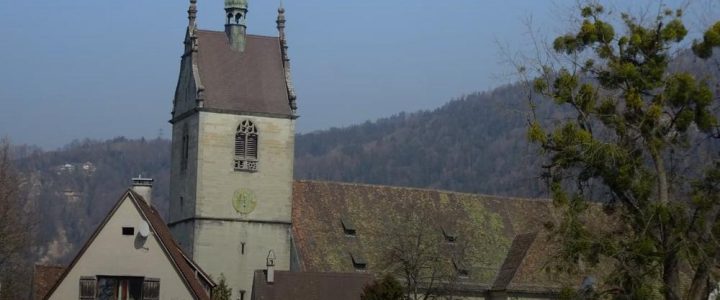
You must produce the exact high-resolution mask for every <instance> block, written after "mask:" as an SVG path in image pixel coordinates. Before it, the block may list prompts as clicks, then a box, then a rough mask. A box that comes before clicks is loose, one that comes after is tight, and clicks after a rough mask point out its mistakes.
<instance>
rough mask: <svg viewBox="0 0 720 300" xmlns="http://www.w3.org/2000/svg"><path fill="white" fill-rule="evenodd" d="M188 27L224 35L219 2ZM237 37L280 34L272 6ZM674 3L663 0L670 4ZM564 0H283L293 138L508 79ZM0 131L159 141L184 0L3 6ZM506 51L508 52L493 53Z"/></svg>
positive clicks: (204, 4) (206, 4)
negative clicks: (293, 98)
mask: <svg viewBox="0 0 720 300" xmlns="http://www.w3.org/2000/svg"><path fill="white" fill-rule="evenodd" d="M198 2H199V3H198V10H199V13H198V26H199V27H200V28H202V29H211V30H223V24H224V17H223V15H224V13H223V1H222V0H212V1H211V0H199V1H198ZM249 2H250V3H249V6H250V7H249V8H250V9H249V13H248V32H249V33H252V34H261V35H273V36H276V35H277V29H276V28H275V18H276V16H277V7H278V5H279V2H280V1H279V0H262V1H260V0H250V1H249ZM669 2H672V1H669ZM575 3H576V1H574V0H567V1H565V0H558V1H539V0H482V1H481V0H451V1H450V0H449V1H438V0H433V1H429V0H393V1H387V0H364V1H352V0H342V1H338V0H284V6H285V8H286V17H287V28H286V32H287V36H288V43H289V46H290V48H289V54H290V59H291V63H292V68H293V69H292V70H293V74H292V76H293V81H294V83H295V88H296V92H297V94H298V100H297V103H298V106H299V109H298V112H299V114H300V118H299V119H298V123H297V129H298V131H299V132H309V131H313V130H321V129H327V128H331V127H342V126H348V125H352V124H356V123H361V122H364V121H366V120H373V119H376V118H380V117H387V116H390V115H393V114H396V113H399V112H401V111H409V112H411V111H417V110H421V109H433V108H436V107H439V106H441V105H443V104H444V103H446V102H448V101H449V100H452V99H455V98H458V97H461V96H462V95H465V94H469V93H472V92H476V91H484V90H489V89H491V88H493V87H495V86H498V85H501V84H505V83H508V82H510V80H511V78H509V77H508V76H507V74H509V73H510V72H511V70H512V68H511V66H510V65H508V64H507V63H505V62H504V61H505V57H506V54H507V53H510V52H512V53H514V52H515V51H516V50H521V49H528V48H529V47H530V46H531V45H532V44H531V42H530V39H529V35H528V27H527V25H526V24H527V23H528V22H527V20H530V19H531V20H532V24H533V27H534V28H536V29H537V30H538V31H540V32H542V33H546V34H554V33H559V32H562V31H563V28H565V29H566V28H567V24H566V23H564V22H563V18H562V17H561V16H568V15H569V14H570V10H569V9H570V8H571V7H572V6H573V5H574V4H575ZM0 7H2V9H1V10H0V37H1V41H2V42H1V43H0V66H1V68H2V70H3V71H4V72H0V137H3V136H4V137H9V138H10V140H11V142H12V143H15V144H34V145H38V146H41V147H43V148H46V149H54V148H57V147H60V146H62V145H64V144H67V143H69V142H71V141H72V140H74V139H84V138H93V139H108V138H113V137H116V136H126V137H132V138H136V137H141V136H143V137H146V138H155V137H157V136H162V137H166V138H167V137H169V132H170V125H169V123H168V122H167V121H168V120H169V118H170V111H171V105H172V97H173V94H174V90H175V85H176V84H177V79H178V71H179V65H180V64H179V63H180V56H181V54H182V50H183V45H182V41H183V37H184V34H185V28H186V26H187V12H186V11H187V7H188V1H183V0H152V1H140V0H125V1H120V0H113V1H102V0H101V1H98V0H68V1H50V0H22V1H17V0H0ZM499 45H503V47H505V48H506V49H509V51H508V50H502V47H500V46H499Z"/></svg>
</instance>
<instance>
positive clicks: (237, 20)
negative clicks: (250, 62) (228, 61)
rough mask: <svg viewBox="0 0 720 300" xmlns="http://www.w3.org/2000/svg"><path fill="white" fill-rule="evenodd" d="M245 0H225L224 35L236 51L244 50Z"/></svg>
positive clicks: (246, 8) (246, 10) (246, 5)
mask: <svg viewBox="0 0 720 300" xmlns="http://www.w3.org/2000/svg"><path fill="white" fill-rule="evenodd" d="M247 12H248V3H247V0H225V34H226V35H227V37H228V40H229V41H230V46H232V48H233V49H235V50H236V51H240V52H242V51H243V50H245V30H246V28H247V26H246V25H245V19H246V16H247Z"/></svg>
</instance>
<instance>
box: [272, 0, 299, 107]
mask: <svg viewBox="0 0 720 300" xmlns="http://www.w3.org/2000/svg"><path fill="white" fill-rule="evenodd" d="M276 23H277V29H278V33H279V34H280V52H281V54H282V60H283V67H284V68H285V83H286V84H287V92H288V101H289V104H290V109H292V111H293V113H295V111H296V110H297V104H296V103H295V99H297V96H296V95H295V88H294V87H293V84H292V78H291V76H290V57H289V56H288V51H287V50H288V45H287V39H286V37H285V8H284V7H283V5H282V2H280V7H278V16H277V21H276Z"/></svg>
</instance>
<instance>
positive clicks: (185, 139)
mask: <svg viewBox="0 0 720 300" xmlns="http://www.w3.org/2000/svg"><path fill="white" fill-rule="evenodd" d="M189 148H190V134H189V133H188V127H187V125H185V126H184V127H183V133H182V153H181V154H180V155H182V159H181V160H180V169H181V170H185V169H187V164H188V152H189Z"/></svg>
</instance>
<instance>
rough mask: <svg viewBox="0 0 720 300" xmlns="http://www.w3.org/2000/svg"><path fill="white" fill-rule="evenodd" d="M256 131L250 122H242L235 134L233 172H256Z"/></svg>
mask: <svg viewBox="0 0 720 300" xmlns="http://www.w3.org/2000/svg"><path fill="white" fill-rule="evenodd" d="M257 165H258V130H257V127H255V124H253V122H251V121H250V120H244V121H242V122H241V123H240V126H238V129H237V132H236V133H235V170H236V171H257Z"/></svg>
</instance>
